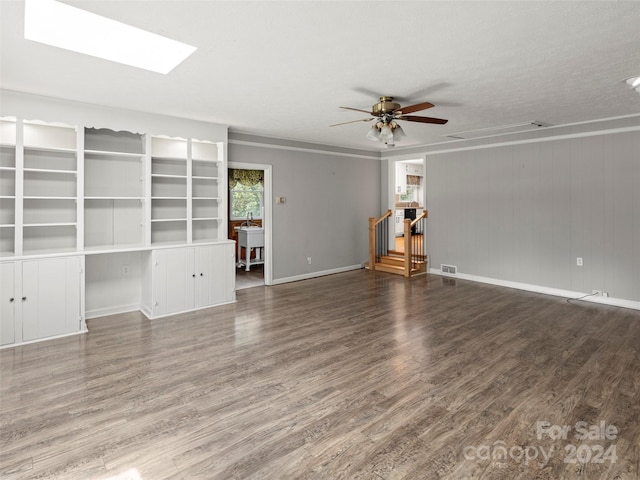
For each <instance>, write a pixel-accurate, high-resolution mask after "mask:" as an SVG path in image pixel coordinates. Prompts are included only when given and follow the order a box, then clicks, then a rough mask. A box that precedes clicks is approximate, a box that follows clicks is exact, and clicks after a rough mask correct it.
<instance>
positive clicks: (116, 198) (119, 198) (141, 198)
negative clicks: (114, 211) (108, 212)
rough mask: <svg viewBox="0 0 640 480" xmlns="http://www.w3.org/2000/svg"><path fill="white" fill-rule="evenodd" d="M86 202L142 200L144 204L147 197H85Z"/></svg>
mask: <svg viewBox="0 0 640 480" xmlns="http://www.w3.org/2000/svg"><path fill="white" fill-rule="evenodd" d="M84 199H85V200H140V201H141V202H143V201H144V200H145V197H84Z"/></svg>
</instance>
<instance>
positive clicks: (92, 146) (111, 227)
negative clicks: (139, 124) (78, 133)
mask: <svg viewBox="0 0 640 480" xmlns="http://www.w3.org/2000/svg"><path fill="white" fill-rule="evenodd" d="M144 156H145V152H144V136H143V135H141V134H137V133H131V132H124V131H118V132H116V131H113V130H108V129H96V128H86V129H85V133H84V247H85V249H87V250H91V249H109V248H126V247H133V246H142V245H144V240H145V235H144V234H145V217H144V204H145V199H146V196H145V191H144V186H145V182H144V178H145V168H144V167H145V162H144Z"/></svg>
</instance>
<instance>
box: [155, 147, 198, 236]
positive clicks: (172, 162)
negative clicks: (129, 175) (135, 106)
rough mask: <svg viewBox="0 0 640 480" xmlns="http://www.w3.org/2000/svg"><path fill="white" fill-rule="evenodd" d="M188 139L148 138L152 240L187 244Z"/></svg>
mask: <svg viewBox="0 0 640 480" xmlns="http://www.w3.org/2000/svg"><path fill="white" fill-rule="evenodd" d="M188 147H189V144H188V141H187V140H186V139H182V138H167V137H152V138H151V243H152V244H153V245H162V244H180V243H187V239H188V231H187V230H188V229H187V223H188V215H189V213H188V208H187V207H188V201H187V199H188V195H189V188H188V187H189V184H188V173H189V172H188V170H189V168H188V167H189V165H188Z"/></svg>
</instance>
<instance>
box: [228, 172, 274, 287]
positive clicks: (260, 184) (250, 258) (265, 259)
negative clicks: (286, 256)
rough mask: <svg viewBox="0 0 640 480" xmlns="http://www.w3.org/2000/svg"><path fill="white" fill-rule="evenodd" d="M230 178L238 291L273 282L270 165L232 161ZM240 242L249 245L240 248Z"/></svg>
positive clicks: (230, 233) (230, 226)
mask: <svg viewBox="0 0 640 480" xmlns="http://www.w3.org/2000/svg"><path fill="white" fill-rule="evenodd" d="M228 180H229V181H228V186H229V188H228V202H227V209H228V217H227V218H228V237H229V238H230V239H233V240H235V241H236V290H242V289H244V288H250V287H255V286H259V285H271V284H272V283H273V275H272V259H273V252H272V248H271V245H272V218H271V214H272V205H271V198H272V195H271V192H272V179H271V165H266V164H259V163H245V162H229V165H228ZM259 198H260V201H259V202H258V199H259ZM241 230H242V231H241ZM239 243H242V244H246V245H248V247H244V246H243V247H241V248H238V245H239Z"/></svg>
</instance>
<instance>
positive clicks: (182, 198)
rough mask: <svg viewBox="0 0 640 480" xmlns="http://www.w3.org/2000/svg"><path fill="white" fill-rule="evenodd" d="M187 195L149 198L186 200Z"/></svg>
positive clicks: (152, 198) (153, 198)
mask: <svg viewBox="0 0 640 480" xmlns="http://www.w3.org/2000/svg"><path fill="white" fill-rule="evenodd" d="M186 199H187V197H151V200H186Z"/></svg>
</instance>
